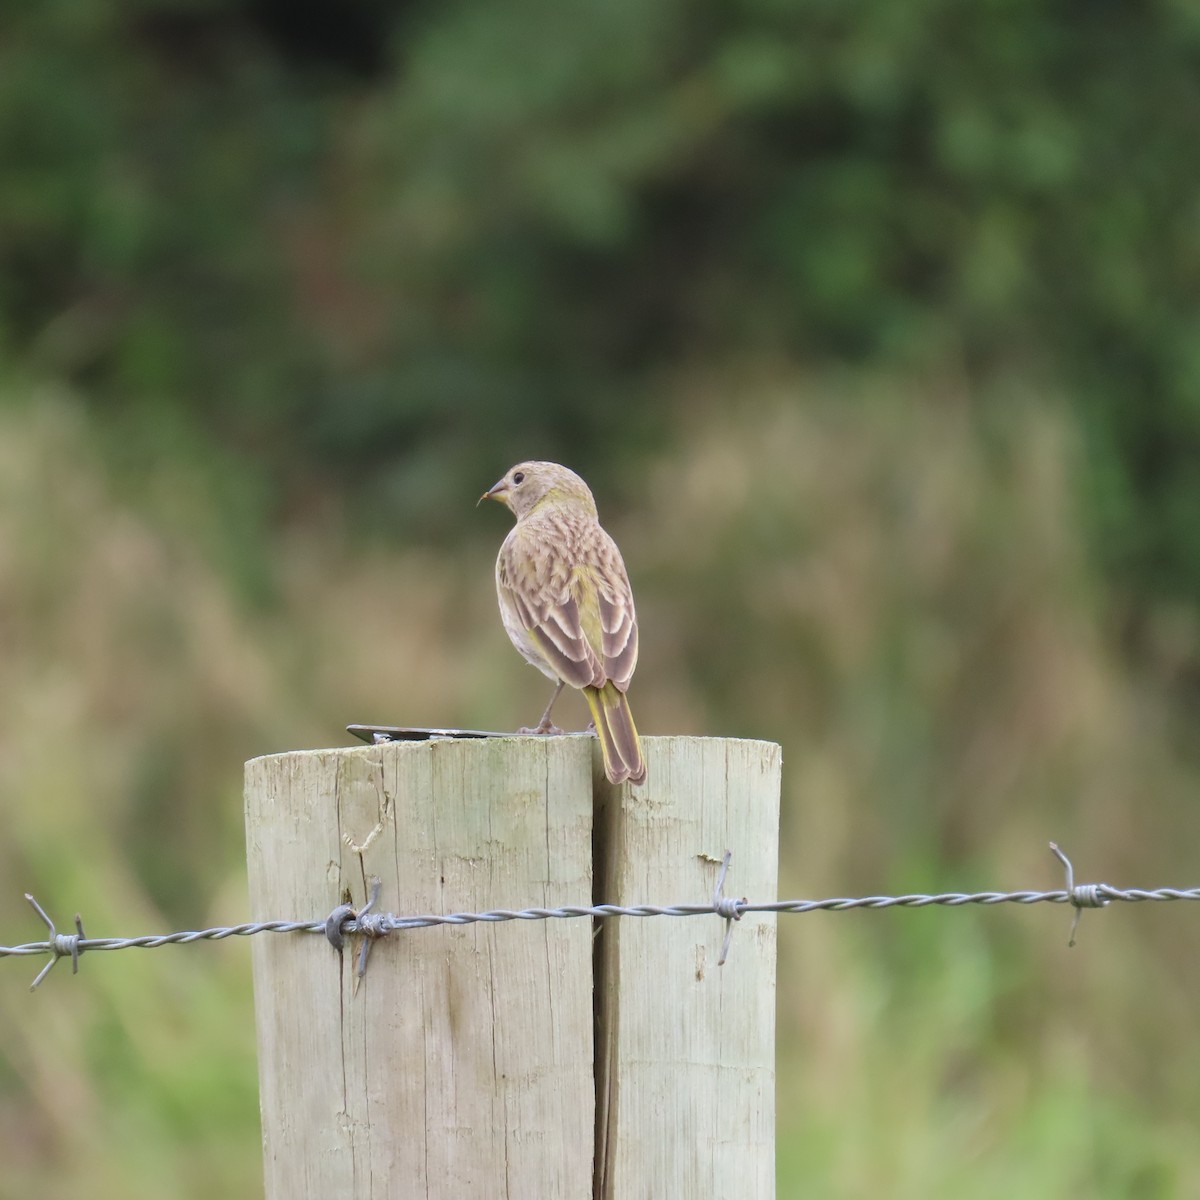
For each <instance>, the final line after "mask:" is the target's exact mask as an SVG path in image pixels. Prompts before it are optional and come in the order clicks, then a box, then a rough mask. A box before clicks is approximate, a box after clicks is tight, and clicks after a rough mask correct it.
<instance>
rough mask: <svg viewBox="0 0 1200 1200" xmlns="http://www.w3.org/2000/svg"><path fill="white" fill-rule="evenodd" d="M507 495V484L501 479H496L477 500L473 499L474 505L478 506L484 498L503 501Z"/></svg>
mask: <svg viewBox="0 0 1200 1200" xmlns="http://www.w3.org/2000/svg"><path fill="white" fill-rule="evenodd" d="M507 495H508V484H507V483H505V482H504V480H503V479H498V480H497V481H496V482H495V483H494V484H492V486H491V487H490V488H488V490H487V491H486V492H484V493H483V495H482V496H480V497H479V499H478V500H476V501H475V507H476V508H478V507H479V506H480V505H481V504H482V503H483V502H484V501H485V500H499V501H500V503H501V504H503V503H504V498H505V497H506V496H507Z"/></svg>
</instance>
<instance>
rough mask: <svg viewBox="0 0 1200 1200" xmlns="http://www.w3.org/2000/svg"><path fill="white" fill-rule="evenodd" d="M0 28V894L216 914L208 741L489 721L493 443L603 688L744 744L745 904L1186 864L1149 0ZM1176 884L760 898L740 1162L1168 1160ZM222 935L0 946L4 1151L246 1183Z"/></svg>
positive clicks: (118, 16)
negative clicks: (575, 598)
mask: <svg viewBox="0 0 1200 1200" xmlns="http://www.w3.org/2000/svg"><path fill="white" fill-rule="evenodd" d="M0 22H2V24H3V29H2V32H3V37H0V166H2V167H3V174H2V176H0V678H2V679H3V685H4V686H3V688H0V822H2V830H3V836H0V880H8V881H10V883H11V886H10V887H6V888H3V889H0V941H5V942H13V941H19V940H22V939H23V938H24V937H34V936H37V932H36V926H34V925H32V923H31V920H30V917H29V914H28V911H27V910H26V909H25V907H24V905H23V904H22V902H21V900H20V893H21V892H22V891H23V890H29V891H32V892H34V893H35V894H37V895H38V896H39V898H40V899H41V900H42V901H43V902H44V903H45V904H46V905H47V907H48V908H49V909H50V911H51V912H52V913H53V914H54V915H56V916H57V917H58V918H59V919H60V921H61V922H65V921H66V919H67V918H68V917H69V915H70V914H71V913H72V912H74V911H75V910H76V909H79V910H81V911H82V912H83V913H84V916H85V918H86V919H87V921H88V927H89V931H91V932H95V933H97V934H100V933H137V932H143V931H146V932H149V931H155V930H161V929H165V928H167V927H183V926H185V925H198V924H207V923H214V922H219V921H237V920H240V919H242V918H243V917H244V916H245V915H246V899H245V889H244V862H243V849H242V844H241V837H242V835H241V827H240V804H239V792H240V777H239V772H238V767H237V764H239V763H240V762H241V760H242V759H244V758H247V757H250V756H251V755H254V754H258V753H264V752H269V751H272V750H280V749H285V748H292V747H295V746H300V745H310V744H319V743H328V742H329V741H330V740H333V739H336V738H338V737H339V736H340V727H341V726H343V725H344V724H345V722H346V721H347V720H364V721H372V720H379V721H396V722H400V723H416V724H431V725H438V724H445V725H454V724H462V725H474V726H481V727H507V726H513V725H516V724H519V723H521V721H524V720H528V719H530V717H532V716H534V715H536V713H537V712H538V711H540V708H541V705H542V703H543V702H544V699H545V697H544V693H543V688H542V682H543V681H542V680H541V677H540V676H537V675H536V673H534V672H528V671H524V670H523V668H522V667H521V665H520V663H519V661H518V660H517V659H516V656H515V655H513V654H512V652H511V649H510V648H509V646H508V644H507V641H506V639H505V638H504V636H503V633H502V632H501V630H500V626H499V622H498V620H497V619H496V614H495V609H494V597H493V595H492V591H491V582H490V580H491V561H492V557H493V555H494V552H495V546H496V543H497V542H498V540H499V538H500V537H501V536H502V532H503V529H504V528H505V524H504V521H503V519H502V518H503V514H501V513H499V512H498V511H492V510H484V511H482V512H480V513H473V512H472V510H471V508H470V505H471V503H472V501H473V499H474V497H475V496H477V495H478V494H479V492H480V491H481V490H482V488H483V487H485V486H487V485H488V484H490V483H491V482H492V480H493V479H495V478H496V477H497V476H498V475H499V473H500V472H501V471H502V470H503V469H504V468H505V467H506V466H508V465H509V463H510V462H512V461H516V460H517V459H518V458H521V457H528V456H530V455H547V456H552V457H561V458H562V459H563V460H564V461H567V462H569V463H570V464H572V465H574V466H576V467H578V468H579V469H580V470H582V471H583V472H584V473H585V475H586V476H587V477H588V478H589V480H590V481H591V482H592V483H593V484H594V485H595V487H596V491H597V493H598V495H599V498H600V503H601V509H602V512H603V514H604V516H605V520H606V523H607V524H608V525H609V527H610V528H611V529H612V530H613V532H614V533H615V534H616V536H617V538H618V540H619V541H620V543H621V545H622V547H623V549H624V552H625V556H626V559H627V561H628V563H629V566H630V569H631V574H632V576H633V578H634V582H635V587H636V590H637V595H638V604H639V616H640V618H641V623H642V627H643V630H644V634H643V657H642V666H641V668H640V670H639V674H638V678H637V682H636V691H637V698H636V710H637V712H638V716H639V723H640V724H641V726H642V727H643V728H644V729H645V730H646V731H648V732H651V733H653V732H666V731H670V732H681V733H686V732H718V731H719V732H723V733H730V734H745V735H753V736H763V737H773V738H776V739H777V740H779V741H781V742H782V743H783V746H784V750H785V797H784V799H785V805H784V839H785V840H784V859H783V870H782V881H781V889H782V890H783V892H785V893H786V894H807V895H816V894H851V893H856V892H862V891H881V890H885V889H893V888H894V889H899V890H926V889H939V888H942V887H946V888H956V889H963V890H974V889H976V888H979V887H987V886H995V887H1036V886H1054V885H1057V880H1058V876H1057V870H1056V868H1055V866H1054V865H1053V863H1052V861H1051V860H1050V859H1049V856H1048V854H1047V853H1046V852H1045V850H1044V848H1043V847H1044V844H1045V842H1046V840H1047V839H1048V838H1050V837H1055V838H1057V839H1058V840H1060V841H1061V842H1062V843H1063V844H1064V845H1065V846H1066V847H1067V848H1068V849H1069V850H1070V852H1071V853H1072V855H1073V856H1074V858H1075V861H1076V863H1077V865H1078V868H1079V871H1080V873H1081V875H1083V876H1085V877H1087V878H1094V877H1097V876H1104V877H1106V878H1109V879H1110V880H1111V881H1112V882H1114V883H1128V884H1146V885H1157V884H1170V883H1176V884H1186V883H1190V882H1194V880H1195V877H1196V861H1195V855H1194V846H1195V844H1196V839H1195V833H1194V824H1195V799H1194V798H1195V795H1196V789H1197V785H1198V784H1200V763H1198V761H1197V756H1196V752H1195V739H1194V721H1195V714H1196V706H1197V701H1198V697H1200V622H1198V620H1197V611H1196V601H1197V599H1200V471H1197V470H1196V463H1197V453H1198V451H1200V352H1198V350H1197V347H1200V287H1198V286H1197V279H1198V278H1200V274H1198V268H1200V187H1198V185H1197V179H1196V172H1195V169H1194V165H1193V160H1194V157H1195V155H1194V142H1195V133H1194V131H1195V129H1196V127H1197V124H1198V121H1200V17H1198V16H1197V11H1196V10H1195V8H1194V7H1193V6H1190V5H1187V4H1184V3H1182V2H1178V0H1156V2H1153V3H1149V4H1146V5H1142V6H1128V5H1120V4H1115V3H1091V4H1080V3H1074V2H1065V0H1064V2H1062V3H1058V4H1053V5H1046V4H1034V3H1031V2H1029V0H1016V2H1010V3H1007V4H998V3H988V2H984V3H982V4H976V5H974V6H972V7H965V6H962V5H959V4H952V3H949V2H948V0H913V2H911V3H908V4H901V5H896V4H887V3H884V2H882V0H854V2H849V3H836V4H834V3H828V2H827V0H789V2H788V3H782V2H780V0H741V2H740V3H735V4H732V5H716V4H703V3H693V4H682V3H661V4H634V3H630V2H629V0H608V2H607V3H600V2H598V0H579V2H578V3H577V4H574V5H571V6H567V7H564V6H562V5H554V4H551V3H549V0H507V2H506V3H503V4H497V3H494V2H493V3H483V2H482V0H475V2H467V0H457V2H453V3H444V4H440V5H433V4H430V3H422V2H421V0H407V2H406V3H391V4H389V3H385V2H384V0H359V2H358V3H356V4H355V5H353V6H340V7H339V6H330V5H324V4H321V3H319V2H318V0H292V2H290V3H285V2H284V0H244V2H242V3H233V2H232V0H133V2H131V3H125V4H113V3H110V2H106V0H38V2H36V3H35V2H34V0H11V2H10V3H9V4H8V5H7V7H6V9H5V12H4V14H3V16H2V17H0ZM563 704H564V713H563V716H564V717H566V718H568V719H570V718H571V716H572V709H571V705H572V704H575V705H576V711H575V714H574V715H575V717H576V723H577V724H580V725H581V724H582V723H583V721H584V720H585V719H586V718H585V716H584V715H583V712H582V706H581V704H578V703H577V698H576V697H565V698H564V701H563ZM560 719H561V718H560ZM1194 922H1195V918H1194V917H1193V916H1191V915H1190V914H1188V913H1182V912H1175V911H1172V910H1171V909H1169V908H1160V909H1155V910H1153V911H1147V910H1146V909H1136V910H1121V911H1108V912H1106V913H1104V914H1091V915H1089V916H1088V917H1087V918H1086V919H1085V921H1084V925H1083V937H1082V942H1081V944H1080V946H1079V947H1077V948H1076V949H1075V950H1074V951H1072V952H1071V954H1070V955H1067V953H1066V951H1065V949H1064V947H1063V942H1064V941H1065V936H1066V927H1067V920H1066V914H1065V913H1063V912H1062V911H1061V910H1054V909H1049V908H1047V909H1045V910H1041V909H1039V910H1036V911H1027V910H1021V911H1012V912H1009V911H999V910H989V911H986V912H979V913H968V912H964V911H958V910H956V911H944V912H939V913H928V912H910V913H889V914H882V913H876V914H859V915H856V916H855V915H850V914H827V915H824V916H816V917H810V918H789V919H785V920H783V921H781V923H780V937H781V965H780V1010H779V1017H780V1102H781V1103H780V1195H781V1198H786V1197H791V1196H798V1195H810V1194H818V1195H822V1196H830V1197H844V1198H845V1200H857V1198H858V1197H861V1196H864V1195H885V1196H889V1197H899V1198H903V1197H907V1196H912V1197H922V1198H924V1197H943V1196H944V1197H950V1196H953V1197H955V1198H956V1200H958V1198H966V1200H972V1198H978V1200H987V1198H990V1197H993V1196H1000V1195H1004V1196H1008V1195H1012V1194H1020V1195H1022V1196H1029V1197H1034V1198H1036V1197H1046V1198H1047V1200H1050V1198H1053V1200H1060V1198H1062V1197H1076V1196H1078V1197H1088V1200H1092V1198H1100V1200H1108V1198H1112V1200H1117V1198H1118V1197H1120V1198H1124V1197H1134V1196H1137V1197H1176V1196H1178V1197H1186V1196H1193V1195H1197V1194H1200V1152H1198V1151H1197V1141H1196V1137H1195V1130H1194V1116H1193V1114H1194V1113H1195V1112H1196V1111H1198V1108H1200V1083H1198V1082H1197V1079H1196V1077H1195V1072H1194V1071H1192V1070H1191V1069H1190V1065H1189V1060H1188V1057H1187V1055H1186V1054H1185V1053H1183V1052H1182V1048H1185V1047H1186V1046H1187V1045H1190V1044H1192V1042H1193V1041H1194V1040H1195V1038H1196V1037H1197V1035H1198V1034H1200V1029H1198V1028H1197V1014H1196V1010H1195V1004H1194V996H1195V995H1196V991H1197V988H1198V987H1200V966H1198V965H1197V964H1198V963H1200V955H1197V954H1196V953H1195V949H1196V934H1195V931H1194ZM248 960H249V956H248V953H247V952H246V947H245V946H244V945H243V946H230V945H229V944H227V943H223V944H221V945H211V946H201V947H194V948H191V949H181V948H166V949H162V950H158V951H155V952H154V954H153V955H146V956H139V955H138V954H134V953H132V952H131V953H129V954H126V955H122V956H120V958H119V959H114V958H103V957H101V956H97V958H96V959H95V960H88V961H87V962H86V963H85V966H84V974H83V977H82V978H81V979H80V980H79V981H77V982H76V983H75V985H74V986H70V981H69V980H66V979H65V978H64V977H62V976H60V975H59V974H58V973H56V975H55V976H54V978H53V979H52V981H51V982H49V983H48V984H47V985H46V986H45V987H44V988H43V989H42V990H41V991H40V992H39V993H38V994H37V996H36V998H34V999H33V1000H30V999H29V997H28V996H27V994H26V993H25V986H26V979H27V973H26V972H24V971H23V969H22V964H23V963H27V962H28V960H18V961H13V962H8V963H7V964H0V1156H2V1157H3V1161H4V1164H5V1169H4V1170H3V1171H0V1200H8V1197H10V1196H12V1197H16V1196H25V1195H29V1194H32V1193H34V1192H37V1193H38V1194H41V1195H46V1196H49V1197H55V1196H76V1195H88V1196H95V1197H97V1198H98V1200H105V1198H106V1197H110V1196H111V1197H116V1196H121V1197H133V1198H135V1200H136V1198H137V1197H140V1196H146V1197H149V1196H158V1195H161V1194H162V1186H163V1180H164V1179H170V1180H171V1181H172V1194H175V1195H179V1196H181V1197H185V1198H186V1197H190V1196H196V1197H201V1196H204V1197H207V1196H211V1195H253V1194H256V1190H257V1188H258V1186H259V1185H258V1179H259V1170H260V1163H259V1145H258V1139H257V1130H256V1126H255V1080H254V1062H253V1012H252V1004H251V995H250V979H249V961H248ZM61 970H62V969H61V968H60V971H61ZM28 974H32V971H30V972H28Z"/></svg>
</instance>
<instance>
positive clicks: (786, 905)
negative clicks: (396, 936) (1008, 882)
mask: <svg viewBox="0 0 1200 1200" xmlns="http://www.w3.org/2000/svg"><path fill="white" fill-rule="evenodd" d="M1052 848H1053V849H1054V851H1055V853H1056V854H1057V855H1058V856H1059V858H1060V860H1061V861H1063V863H1064V865H1065V867H1066V869H1067V872H1068V887H1067V888H1064V889H1058V890H1055V891H1046V892H1035V891H1018V892H939V893H935V894H926V893H920V892H916V893H911V894H908V895H903V896H858V897H830V898H827V899H823V900H775V901H770V902H763V903H757V902H752V901H749V900H745V899H742V900H735V899H732V898H730V897H726V896H723V895H722V894H721V888H722V886H723V883H724V869H726V868H727V867H728V855H726V859H725V861H724V863H723V864H722V867H723V870H722V874H721V877H720V879H719V880H718V884H717V889H716V892H715V893H714V895H713V898H712V900H711V901H710V902H708V903H699V904H666V905H657V904H634V905H620V904H592V905H563V906H561V907H558V908H520V909H507V908H496V909H489V910H487V911H484V912H455V913H416V914H403V915H401V914H397V913H371V912H370V911H369V910H370V909H371V908H372V907H373V905H374V903H375V900H376V899H377V898H378V887H375V888H373V890H372V898H371V900H370V902H369V903H368V904H367V905H365V906H364V907H363V908H362V909H361V910H360V911H359V912H355V911H354V910H353V909H352V908H351V907H350V906H349V905H343V906H340V907H339V908H337V909H335V910H334V912H333V914H331V915H330V916H329V917H327V918H323V919H317V920H311V921H248V922H245V923H243V924H240V925H216V926H213V927H212V928H209V929H197V930H184V931H181V932H178V933H164V934H149V935H143V936H141V937H104V938H89V937H87V936H85V935H84V932H83V924H82V921H81V920H80V918H79V917H78V915H77V916H76V918H75V927H76V932H75V933H73V934H64V933H59V932H58V930H57V929H56V928H55V926H54V923H53V921H51V919H50V918H49V917H48V916H47V915H46V913H45V910H44V909H43V908H42V907H41V905H40V904H38V903H37V901H36V900H34V898H33V897H32V896H29V895H27V896H26V899H27V900H28V901H29V902H30V904H31V905H33V907H34V908H35V909H36V910H37V913H38V915H39V916H40V917H41V919H42V920H43V921H44V922H45V924H46V926H47V928H48V930H49V937H48V938H47V940H45V941H40V942H23V943H21V944H20V945H16V946H0V958H5V957H13V956H17V957H19V956H25V955H35V954H49V955H50V956H51V958H50V960H49V961H48V962H47V963H46V965H45V966H44V967H43V968H42V970H41V972H40V973H39V974H38V976H37V978H36V979H35V980H34V982H33V985H32V986H33V987H37V985H38V984H39V983H41V981H42V980H43V979H44V978H45V977H46V975H47V974H48V973H49V971H50V968H51V967H53V966H54V965H55V964H56V963H57V962H58V960H59V959H60V958H67V957H69V958H70V959H71V960H72V968H73V970H75V971H77V970H78V968H79V956H80V954H83V953H84V952H89V953H90V952H91V951H94V950H129V949H134V948H140V949H147V950H150V949H155V948H157V947H159V946H168V945H188V944H190V943H192V942H201V941H220V940H222V939H224V938H231V937H252V936H255V935H256V934H260V933H323V934H325V935H326V937H327V938H328V939H329V940H330V942H331V943H332V944H333V945H335V946H336V947H337V948H338V949H340V948H341V939H342V938H344V937H348V936H353V935H355V934H360V935H362V936H363V937H364V942H363V948H362V953H361V955H360V958H359V966H358V974H359V975H361V974H362V973H363V972H364V970H365V968H366V961H367V951H368V950H369V949H370V946H371V944H372V942H373V941H374V939H377V938H379V937H382V936H385V935H387V934H389V933H394V932H399V931H402V930H410V929H425V928H429V927H431V926H436V925H470V924H475V923H477V922H491V923H500V922H504V921H548V920H569V919H571V918H579V917H590V918H594V919H605V918H609V917H697V916H714V915H715V916H719V917H722V918H724V919H725V921H726V940H725V944H724V946H723V947H722V961H723V959H724V955H725V953H727V951H728V948H729V936H730V934H731V932H732V922H733V921H735V920H740V919H741V918H742V916H743V915H745V914H746V913H777V914H781V915H789V914H798V913H808V912H818V911H825V912H846V911H849V910H851V909H860V908H861V909H883V908H928V907H933V906H942V907H947V908H961V907H964V906H966V905H971V904H977V905H993V904H1043V903H1045V904H1072V905H1073V906H1074V908H1075V910H1076V911H1075V916H1076V922H1077V919H1078V917H1079V915H1080V913H1081V911H1082V909H1084V908H1102V907H1104V906H1105V905H1107V904H1109V903H1110V902H1113V901H1117V902H1123V903H1130V904H1138V903H1143V902H1146V901H1173V900H1200V887H1195V888H1169V887H1163V888H1149V889H1147V888H1115V887H1111V886H1109V885H1108V884H1106V883H1091V884H1078V885H1076V884H1075V883H1074V882H1073V875H1072V872H1071V867H1070V863H1069V860H1067V859H1066V856H1065V855H1063V854H1062V852H1061V851H1060V850H1059V849H1058V848H1057V847H1056V846H1052ZM1074 932H1075V926H1074V925H1073V926H1072V934H1071V943H1070V944H1072V945H1073V944H1074Z"/></svg>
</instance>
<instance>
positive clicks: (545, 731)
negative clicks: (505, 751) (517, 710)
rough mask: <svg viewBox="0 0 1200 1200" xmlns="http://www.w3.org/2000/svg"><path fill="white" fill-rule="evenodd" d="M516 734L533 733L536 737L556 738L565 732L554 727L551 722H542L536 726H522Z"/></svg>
mask: <svg viewBox="0 0 1200 1200" xmlns="http://www.w3.org/2000/svg"><path fill="white" fill-rule="evenodd" d="M517 732H518V733H533V734H537V736H538V737H558V736H559V735H560V734H564V733H566V732H567V731H566V730H565V729H559V727H558V726H557V725H555V724H554V722H553V721H542V722H541V723H540V724H538V725H522V726H521V728H520V729H518V730H517Z"/></svg>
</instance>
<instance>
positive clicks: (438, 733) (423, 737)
mask: <svg viewBox="0 0 1200 1200" xmlns="http://www.w3.org/2000/svg"><path fill="white" fill-rule="evenodd" d="M346 732H347V733H352V734H353V735H354V736H355V737H356V738H360V739H361V740H362V741H364V742H368V743H370V744H371V745H375V744H377V743H379V742H430V741H434V740H436V739H438V738H490V737H512V736H513V735H512V734H511V733H498V732H495V731H493V730H487V729H416V728H413V727H412V726H409V725H347V726H346Z"/></svg>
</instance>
